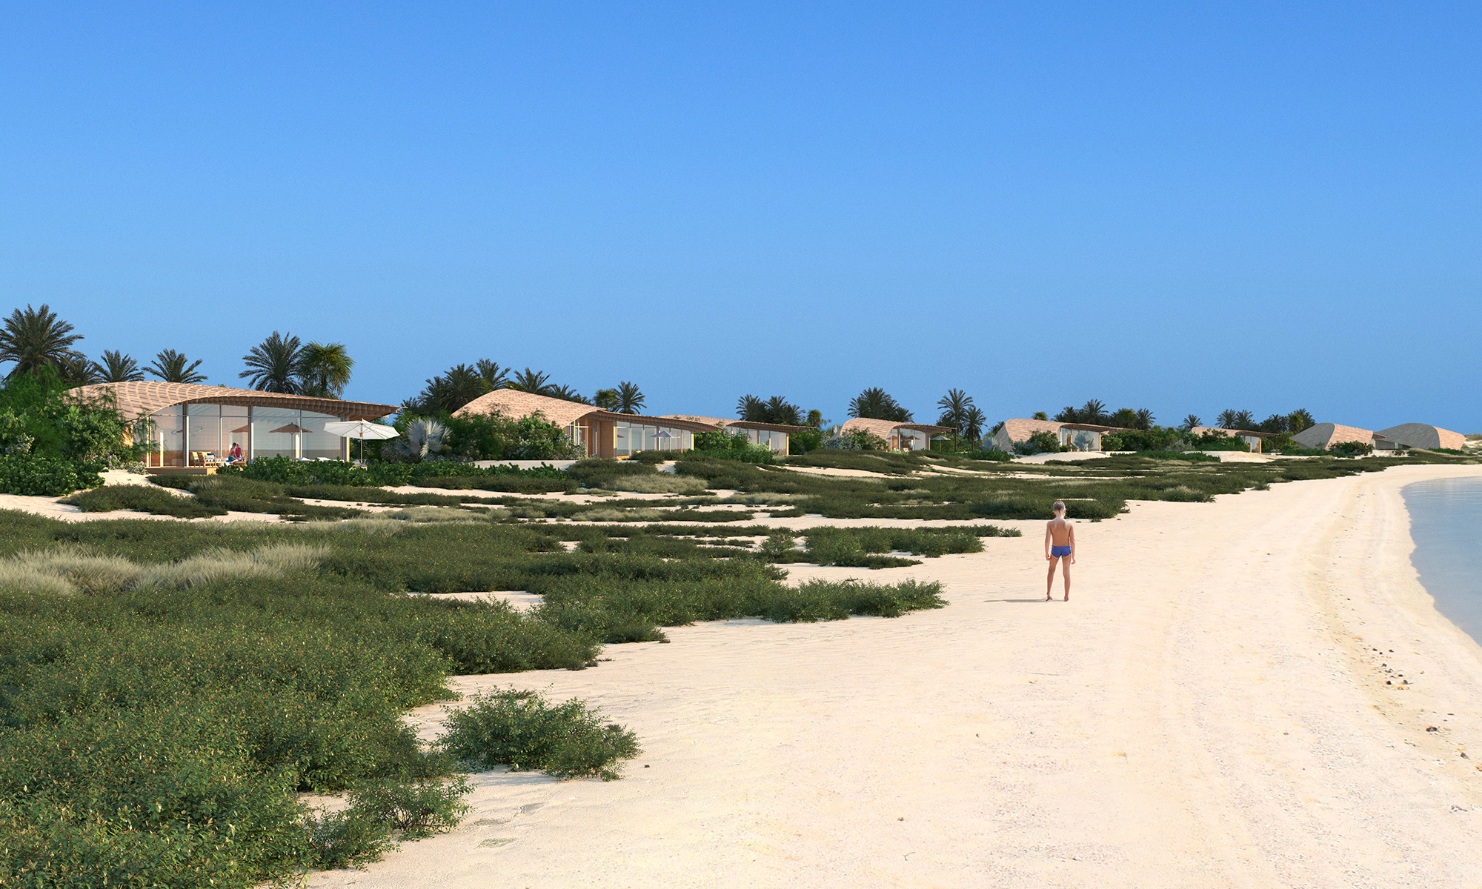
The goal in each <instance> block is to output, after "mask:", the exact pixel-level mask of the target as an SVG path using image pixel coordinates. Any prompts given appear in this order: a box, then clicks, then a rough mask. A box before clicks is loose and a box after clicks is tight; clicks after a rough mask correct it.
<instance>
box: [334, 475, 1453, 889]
mask: <svg viewBox="0 0 1482 889" xmlns="http://www.w3.org/2000/svg"><path fill="white" fill-rule="evenodd" d="M1463 474H1469V475H1476V476H1482V468H1478V467H1468V468H1455V467H1452V468H1444V467H1406V468H1400V469H1394V470H1390V471H1388V472H1385V473H1382V474H1371V475H1368V476H1362V477H1356V478H1350V479H1341V480H1333V481H1322V482H1300V483H1292V484H1285V485H1278V486H1275V487H1274V488H1272V489H1271V490H1270V491H1265V492H1250V493H1247V494H1243V495H1239V496H1235V497H1222V498H1220V499H1219V501H1218V502H1216V503H1214V504H1176V503H1151V504H1137V505H1135V506H1134V507H1133V511H1132V513H1131V514H1130V515H1128V516H1125V517H1123V518H1121V519H1119V520H1116V521H1110V522H1101V523H1097V524H1086V525H1082V526H1081V533H1080V538H1081V541H1080V542H1081V547H1082V551H1083V558H1084V561H1083V562H1082V564H1080V565H1078V566H1077V576H1076V583H1077V586H1076V589H1075V591H1074V593H1073V596H1072V602H1071V603H1069V604H1064V603H1060V602H1058V601H1057V602H1054V603H1045V602H1043V601H1042V596H1043V583H1044V581H1043V571H1044V568H1043V565H1044V563H1043V562H1042V561H1041V556H1040V546H1041V543H1040V539H1039V537H1038V536H1037V526H1036V525H1033V524H1031V523H1020V524H1021V526H1023V527H1025V528H1026V529H1029V531H1030V533H1027V534H1026V536H1025V537H1023V538H1017V539H1016V538H1004V539H999V538H990V539H986V540H985V541H984V544H985V546H986V551H985V552H983V553H980V554H974V555H966V556H947V557H943V558H941V559H935V560H930V561H927V562H925V563H923V564H921V565H918V566H913V567H910V568H902V569H892V570H887V571H879V572H873V573H870V574H869V576H870V577H872V578H875V579H880V580H887V579H899V578H905V577H920V578H931V579H939V580H942V581H943V582H944V584H945V588H946V595H947V597H948V599H949V600H950V601H951V604H950V606H949V607H947V608H945V609H942V610H939V611H933V612H927V613H923V614H914V615H909V616H907V617H904V618H901V619H897V620H881V619H857V620H850V621H844V622H838V623H827V624H813V625H773V624H765V623H762V622H759V621H737V622H727V623H721V624H708V625H701V626H695V627H685V628H678V629H674V630H670V631H669V635H670V637H671V639H672V640H673V642H672V644H667V645H665V644H647V645H624V646H613V647H610V648H609V649H608V650H607V652H606V653H605V657H607V658H610V660H608V661H606V662H604V663H602V664H601V665H600V666H599V667H598V668H596V669H592V670H587V671H582V672H542V673H528V674H521V675H515V676H492V677H463V678H460V679H459V680H456V682H455V685H456V687H457V688H459V689H460V690H462V691H474V690H478V689H481V688H490V687H501V686H509V685H514V686H518V687H522V688H542V689H546V690H548V691H549V692H550V693H552V694H553V695H555V696H558V697H564V696H570V695H578V696H581V697H583V698H587V699H589V700H591V701H593V702H595V703H596V704H598V705H600V706H602V707H603V708H604V709H605V710H607V712H608V713H609V714H610V715H611V716H612V717H613V718H615V719H617V720H619V721H622V722H624V723H626V724H627V725H629V726H630V727H631V728H633V729H634V730H635V731H637V733H638V735H639V736H640V738H641V739H642V742H643V744H644V747H645V752H644V755H643V756H642V757H641V758H640V759H638V760H637V761H635V762H633V763H631V764H630V765H629V766H628V767H627V771H626V775H627V777H626V778H625V779H624V780H622V781H619V782H615V783H607V784H603V783H601V782H595V781H581V782H567V783H557V782H553V781H551V780H549V779H546V778H544V777H542V776H538V775H527V774H521V775H503V774H490V775H483V776H479V778H478V781H477V784H478V789H477V790H476V792H475V794H474V795H473V797H472V798H471V801H472V802H473V803H474V805H475V811H474V812H473V813H472V814H471V815H470V816H469V818H468V819H467V821H466V822H465V823H464V825H463V826H462V827H460V828H459V829H458V830H456V831H454V832H453V833H451V834H448V835H444V836H440V837H436V838H433V839H430V840H425V841H421V842H417V843H412V844H408V845H406V846H404V847H403V848H402V849H401V850H400V851H399V852H397V853H394V854H393V855H391V856H390V857H389V858H388V859H387V860H386V861H384V862H381V863H379V864H375V865H372V866H371V867H370V868H369V870H367V871H365V872H347V871H337V872H333V873H325V874H318V875H316V876H315V877H314V878H313V880H312V881H311V882H312V885H314V886H321V887H323V886H357V887H413V886H430V885H436V886H451V887H475V886H477V887H505V886H509V887H519V886H536V887H545V886H604V887H618V886H633V887H639V886H644V887H647V886H655V885H669V886H733V885H735V886H747V887H771V886H778V887H781V886H841V887H842V886H851V887H853V886H942V887H960V886H1005V887H1017V886H1023V887H1043V886H1052V887H1062V886H1063V887H1071V886H1095V887H1123V886H1125V887H1159V886H1167V887H1188V886H1199V887H1225V886H1230V887H1247V886H1249V887H1271V886H1323V887H1326V886H1333V887H1351V886H1366V887H1367V886H1372V887H1405V886H1427V887H1451V886H1455V887H1461V886H1476V885H1478V883H1479V875H1482V843H1478V842H1477V840H1476V838H1477V837H1478V836H1479V835H1482V772H1479V771H1478V770H1477V762H1478V761H1479V760H1477V759H1464V758H1462V757H1461V755H1460V754H1461V753H1462V752H1463V751H1465V750H1466V748H1467V746H1468V744H1469V743H1470V744H1471V745H1472V750H1474V751H1475V755H1477V756H1482V649H1479V647H1478V646H1477V645H1476V644H1475V643H1473V642H1472V641H1471V640H1470V639H1468V638H1467V637H1465V636H1464V635H1462V634H1461V633H1460V632H1459V631H1457V630H1456V629H1455V628H1453V627H1452V626H1451V625H1450V624H1449V623H1446V622H1445V621H1444V620H1442V619H1440V617H1439V616H1438V615H1437V614H1436V613H1435V612H1434V610H1433V609H1432V607H1431V605H1430V601H1429V598H1428V597H1427V596H1426V595H1425V593H1424V591H1423V589H1421V588H1420V587H1419V585H1418V583H1417V581H1416V579H1415V575H1414V572H1413V570H1412V569H1411V568H1410V565H1409V561H1408V554H1409V552H1410V549H1411V543H1410V540H1409V535H1408V520H1407V518H1406V515H1405V513H1404V510H1403V506H1402V504H1401V502H1400V500H1399V493H1398V492H1399V488H1400V487H1401V486H1402V485H1403V484H1405V483H1408V482H1410V481H1414V480H1418V479H1422V478H1431V477H1438V476H1442V475H1463ZM1006 524H1014V523H1006ZM813 570H816V571H830V572H834V573H833V575H832V576H838V574H837V572H840V571H843V570H845V569H813ZM1374 649H1379V651H1377V652H1376V651H1374ZM1390 649H1394V653H1390ZM1381 664H1386V665H1387V667H1381V666H1380V665H1381ZM1390 671H1394V672H1390ZM1397 672H1403V673H1404V678H1405V679H1409V680H1410V682H1411V683H1412V684H1411V685H1403V684H1401V683H1402V682H1403V680H1397V679H1396V678H1395V677H1396V673H1397ZM1386 680H1388V681H1390V682H1395V683H1396V685H1392V686H1386V685H1385V682H1386ZM438 712H439V711H438V708H424V709H423V710H422V711H419V712H418V713H417V714H415V715H416V717H417V718H418V719H419V720H420V721H421V723H422V729H423V731H424V733H426V734H428V735H431V734H433V733H434V732H435V728H436V726H435V723H436V721H437V714H438ZM1448 714H1451V715H1448ZM1431 726H1434V727H1436V729H1437V730H1436V731H1433V732H1428V731H1426V729H1427V728H1428V727H1431Z"/></svg>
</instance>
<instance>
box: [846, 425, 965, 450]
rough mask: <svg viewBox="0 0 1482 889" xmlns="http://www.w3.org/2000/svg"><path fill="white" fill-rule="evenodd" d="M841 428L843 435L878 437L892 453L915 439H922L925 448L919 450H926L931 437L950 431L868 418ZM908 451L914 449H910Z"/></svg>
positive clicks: (948, 429) (946, 427)
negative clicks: (856, 434) (865, 433)
mask: <svg viewBox="0 0 1482 889" xmlns="http://www.w3.org/2000/svg"><path fill="white" fill-rule="evenodd" d="M842 428H843V432H844V434H845V435H848V434H849V433H851V432H868V433H870V434H871V435H878V436H880V437H881V438H883V439H885V443H886V444H887V445H888V446H889V447H890V449H891V450H894V451H898V450H905V449H907V448H906V447H905V445H906V443H908V442H910V441H911V440H913V439H916V438H921V439H924V443H925V446H924V447H922V448H921V450H927V449H928V448H930V447H931V437H932V436H933V435H946V434H947V433H948V432H951V431H952V427H950V426H934V425H932V424H931V423H898V422H896V421H894V420H876V419H873V418H870V417H854V418H852V419H850V420H849V421H847V422H846V423H845V424H844V426H843V427H842ZM911 433H916V434H915V435H912V434H911ZM910 450H916V449H915V448H910Z"/></svg>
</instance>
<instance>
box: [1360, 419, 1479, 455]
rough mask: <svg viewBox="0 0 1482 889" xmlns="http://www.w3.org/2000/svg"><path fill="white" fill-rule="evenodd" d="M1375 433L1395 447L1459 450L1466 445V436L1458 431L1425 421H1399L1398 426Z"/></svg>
mask: <svg viewBox="0 0 1482 889" xmlns="http://www.w3.org/2000/svg"><path fill="white" fill-rule="evenodd" d="M1377 434H1378V435H1380V436H1383V437H1384V439H1385V440H1386V441H1390V442H1393V443H1394V444H1395V445H1396V446H1397V447H1406V448H1447V449H1449V450H1453V451H1459V450H1461V449H1462V448H1464V447H1466V443H1467V437H1466V436H1465V435H1462V434H1461V433H1460V432H1452V431H1451V430H1450V429H1442V428H1441V427H1439V426H1429V425H1426V424H1425V423H1401V424H1400V425H1398V426H1391V427H1389V428H1388V429H1381V430H1380V431H1379V432H1378V433H1377Z"/></svg>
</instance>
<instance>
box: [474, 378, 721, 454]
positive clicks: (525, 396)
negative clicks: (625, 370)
mask: <svg viewBox="0 0 1482 889" xmlns="http://www.w3.org/2000/svg"><path fill="white" fill-rule="evenodd" d="M480 414H483V415H493V414H499V415H501V416H504V417H508V418H509V419H511V420H519V419H522V418H524V417H541V418H543V419H544V420H546V422H549V423H555V424H556V425H557V426H560V427H561V428H562V429H564V430H565V431H566V435H567V436H568V437H569V438H570V439H571V440H572V441H573V442H576V444H577V445H578V446H580V447H581V448H582V449H583V450H584V451H585V452H586V455H587V456H588V457H631V456H633V455H634V454H636V453H638V452H639V451H688V450H690V449H691V448H693V447H694V444H695V438H694V437H695V433H696V432H711V431H714V429H715V427H713V426H710V425H707V424H704V423H693V422H690V421H689V420H678V419H674V418H671V417H644V416H640V415H638V414H620V413H616V412H614V411H605V410H602V409H601V408H598V407H593V406H592V405H590V404H582V403H580V402H576V401H566V400H565V399H561V398H551V397H550V396H548V395H534V394H532V393H530V392H521V391H519V390H517V389H495V390H494V391H493V392H489V393H487V394H484V395H480V396H479V397H478V398H475V399H474V400H473V401H470V402H469V403H468V404H465V405H464V406H463V407H461V408H459V409H458V410H456V411H454V412H453V416H455V417H468V416H477V415H480Z"/></svg>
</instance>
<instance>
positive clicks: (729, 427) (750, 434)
mask: <svg viewBox="0 0 1482 889" xmlns="http://www.w3.org/2000/svg"><path fill="white" fill-rule="evenodd" d="M664 419H666V420H684V421H685V422H688V423H703V424H705V425H706V426H709V427H711V428H712V429H717V430H721V431H724V432H728V433H730V434H731V435H745V436H746V440H747V441H749V442H751V443H752V444H754V445H761V446H762V447H765V448H770V449H771V451H772V453H774V454H786V453H787V449H788V447H789V446H790V445H791V442H792V434H793V433H794V432H798V431H799V430H802V429H807V428H808V427H807V426H788V425H785V424H783V423H758V422H755V421H753V420H728V419H725V418H724V417H702V416H697V415H695V414H665V415H664Z"/></svg>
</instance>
